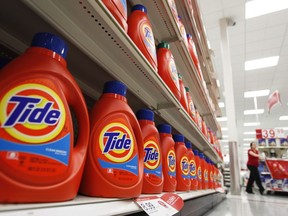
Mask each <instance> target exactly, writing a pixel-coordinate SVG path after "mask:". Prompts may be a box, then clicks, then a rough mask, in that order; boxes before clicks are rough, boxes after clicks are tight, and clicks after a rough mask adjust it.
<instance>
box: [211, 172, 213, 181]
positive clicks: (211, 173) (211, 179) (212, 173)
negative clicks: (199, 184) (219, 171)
mask: <svg viewBox="0 0 288 216" xmlns="http://www.w3.org/2000/svg"><path fill="white" fill-rule="evenodd" d="M213 177H214V175H213V172H210V181H214V179H213Z"/></svg>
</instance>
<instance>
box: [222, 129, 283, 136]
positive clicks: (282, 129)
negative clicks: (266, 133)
mask: <svg viewBox="0 0 288 216" xmlns="http://www.w3.org/2000/svg"><path fill="white" fill-rule="evenodd" d="M275 129H282V130H284V131H287V130H288V127H276V128H275ZM222 137H224V136H222Z"/></svg>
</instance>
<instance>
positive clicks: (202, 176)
mask: <svg viewBox="0 0 288 216" xmlns="http://www.w3.org/2000/svg"><path fill="white" fill-rule="evenodd" d="M199 158H200V166H201V171H202V172H201V182H202V184H201V189H202V190H204V189H206V188H205V169H206V166H205V164H206V161H205V156H204V154H203V153H199Z"/></svg>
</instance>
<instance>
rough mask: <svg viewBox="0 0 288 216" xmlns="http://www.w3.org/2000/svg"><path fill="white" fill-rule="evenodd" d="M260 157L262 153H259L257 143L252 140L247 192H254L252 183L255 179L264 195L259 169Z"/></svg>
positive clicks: (249, 151)
mask: <svg viewBox="0 0 288 216" xmlns="http://www.w3.org/2000/svg"><path fill="white" fill-rule="evenodd" d="M259 157H260V155H259V152H258V150H257V149H256V143H255V142H251V143H250V149H249V150H248V162H247V167H248V169H249V170H250V176H249V180H248V183H247V186H246V192H247V193H250V194H253V191H252V185H253V183H254V181H256V184H257V186H258V188H259V191H260V194H261V195H263V192H264V188H263V186H262V184H261V180H260V176H259V171H258V165H259Z"/></svg>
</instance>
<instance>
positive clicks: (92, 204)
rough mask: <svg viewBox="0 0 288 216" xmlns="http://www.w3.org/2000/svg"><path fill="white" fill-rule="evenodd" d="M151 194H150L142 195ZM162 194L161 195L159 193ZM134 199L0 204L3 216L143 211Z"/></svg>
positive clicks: (186, 197) (185, 197) (189, 195)
mask: <svg viewBox="0 0 288 216" xmlns="http://www.w3.org/2000/svg"><path fill="white" fill-rule="evenodd" d="M217 193H218V192H216V191H215V190H205V191H191V192H177V194H178V195H179V196H180V197H181V198H182V199H183V200H190V199H196V198H199V197H202V196H207V195H213V194H217ZM142 196H149V195H142ZM159 196H161V195H159ZM141 211H142V209H141V208H140V207H139V206H138V204H137V203H136V202H134V200H133V199H116V198H115V199H114V198H93V197H87V196H81V195H78V196H77V197H76V198H75V199H74V200H71V201H67V202H57V203H39V204H13V205H11V204H7V205H3V204H0V214H1V216H12V215H17V216H29V215H30V216H31V215H33V216H37V215H41V216H46V215H47V216H51V215H67V212H69V216H74V215H75V216H76V215H77V216H78V215H87V216H89V215H97V216H100V215H123V214H132V213H136V212H141Z"/></svg>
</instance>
